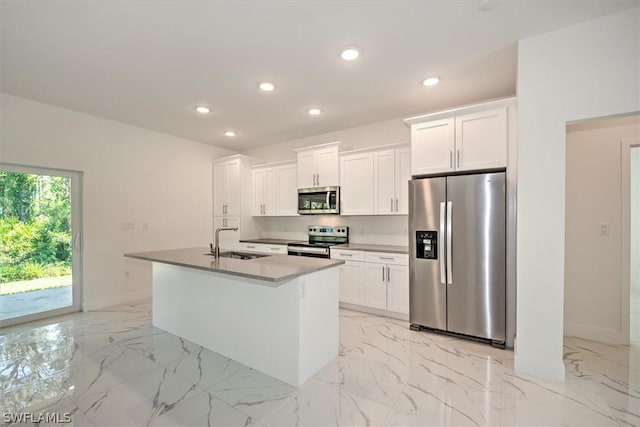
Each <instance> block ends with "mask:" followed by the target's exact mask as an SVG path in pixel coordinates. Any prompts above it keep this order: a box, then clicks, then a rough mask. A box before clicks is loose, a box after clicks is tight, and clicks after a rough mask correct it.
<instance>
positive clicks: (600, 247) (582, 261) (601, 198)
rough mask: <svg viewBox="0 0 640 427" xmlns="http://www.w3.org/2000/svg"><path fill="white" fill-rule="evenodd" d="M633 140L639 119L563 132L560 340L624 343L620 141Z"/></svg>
mask: <svg viewBox="0 0 640 427" xmlns="http://www.w3.org/2000/svg"><path fill="white" fill-rule="evenodd" d="M639 137H640V115H639V116H631V117H623V118H617V119H608V120H596V121H595V122H590V123H585V124H584V125H582V124H581V125H573V126H569V127H568V128H567V150H566V153H567V162H566V168H567V169H566V171H567V172H566V205H565V218H566V220H565V284H564V334H565V335H568V336H577V337H581V338H585V339H590V340H596V341H601V342H607V343H610V344H628V339H629V335H628V331H627V330H626V326H625V323H624V322H623V319H622V317H621V313H625V312H627V311H626V310H624V309H623V304H628V298H627V297H628V295H627V296H625V295H624V294H623V292H627V291H626V289H627V288H626V283H623V281H625V280H628V275H627V274H625V272H623V271H622V269H623V268H625V269H626V266H625V267H623V266H622V265H621V263H622V260H623V256H622V250H623V248H622V234H621V233H622V229H623V227H622V223H621V216H622V211H621V208H622V186H621V184H622V183H621V180H620V178H621V174H622V168H621V162H620V160H621V151H620V148H621V147H620V141H621V140H626V139H637V138H639ZM601 224H606V225H607V227H608V231H607V232H606V233H604V232H602V231H601ZM632 242H633V240H632ZM627 315H628V314H627Z"/></svg>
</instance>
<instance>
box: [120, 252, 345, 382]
mask: <svg viewBox="0 0 640 427" xmlns="http://www.w3.org/2000/svg"><path fill="white" fill-rule="evenodd" d="M125 256H127V257H130V258H137V259H142V260H147V261H151V262H153V283H152V287H153V309H152V310H153V312H152V314H153V325H154V326H156V327H158V328H160V329H163V330H166V331H168V332H170V333H172V334H175V335H178V336H180V337H183V338H186V339H188V340H190V341H193V342H194V343H196V344H199V345H201V346H203V347H206V348H208V349H210V350H212V351H215V352H217V353H220V354H222V355H224V356H226V357H228V358H230V359H233V360H235V361H237V362H240V363H242V364H244V365H247V366H249V367H251V368H254V369H257V370H259V371H261V372H264V373H266V374H268V375H271V376H273V377H275V378H278V379H280V380H282V381H284V382H286V383H288V384H291V385H294V386H300V385H301V384H302V383H304V382H305V381H306V380H307V379H308V378H310V377H311V376H312V375H313V374H315V373H316V372H317V371H319V370H320V369H321V368H322V367H323V366H325V365H326V364H328V363H329V362H330V361H331V360H333V359H334V358H335V357H336V356H337V355H338V269H337V268H336V267H338V266H339V265H340V264H343V263H344V261H340V260H332V259H317V258H307V257H295V256H287V255H272V256H263V257H260V258H255V259H233V258H218V259H214V258H213V257H212V256H211V255H209V248H188V249H176V250H167V251H152V252H141V253H129V254H125Z"/></svg>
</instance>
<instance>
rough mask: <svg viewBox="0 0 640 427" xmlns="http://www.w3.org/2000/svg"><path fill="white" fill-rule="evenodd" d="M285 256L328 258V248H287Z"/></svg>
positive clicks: (290, 246)
mask: <svg viewBox="0 0 640 427" xmlns="http://www.w3.org/2000/svg"><path fill="white" fill-rule="evenodd" d="M287 254H288V255H295V256H308V257H313V258H329V248H314V247H309V246H292V245H289V246H287Z"/></svg>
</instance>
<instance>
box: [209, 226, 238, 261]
mask: <svg viewBox="0 0 640 427" xmlns="http://www.w3.org/2000/svg"><path fill="white" fill-rule="evenodd" d="M226 230H228V231H238V227H220V228H217V229H216V234H215V239H214V240H213V242H214V244H215V246H214V247H213V248H211V252H213V257H214V258H215V259H218V258H220V236H219V234H220V232H221V231H226Z"/></svg>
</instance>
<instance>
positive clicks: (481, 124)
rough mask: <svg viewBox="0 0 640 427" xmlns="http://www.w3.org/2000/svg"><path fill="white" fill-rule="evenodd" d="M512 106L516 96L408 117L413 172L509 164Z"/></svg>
mask: <svg viewBox="0 0 640 427" xmlns="http://www.w3.org/2000/svg"><path fill="white" fill-rule="evenodd" d="M509 108H515V98H509V99H503V100H498V101H491V102H487V103H485V104H478V105H472V106H468V107H463V108H459V109H455V110H449V111H444V112H441V113H433V114H428V115H425V116H419V117H413V118H410V119H406V120H405V123H407V124H408V125H410V126H411V175H414V176H419V175H429V174H437V173H448V172H454V171H472V170H482V169H493V168H505V167H507V147H508V142H509V141H508V140H509V137H508V135H509V132H508V127H509V123H508V114H507V110H508V109H509Z"/></svg>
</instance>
